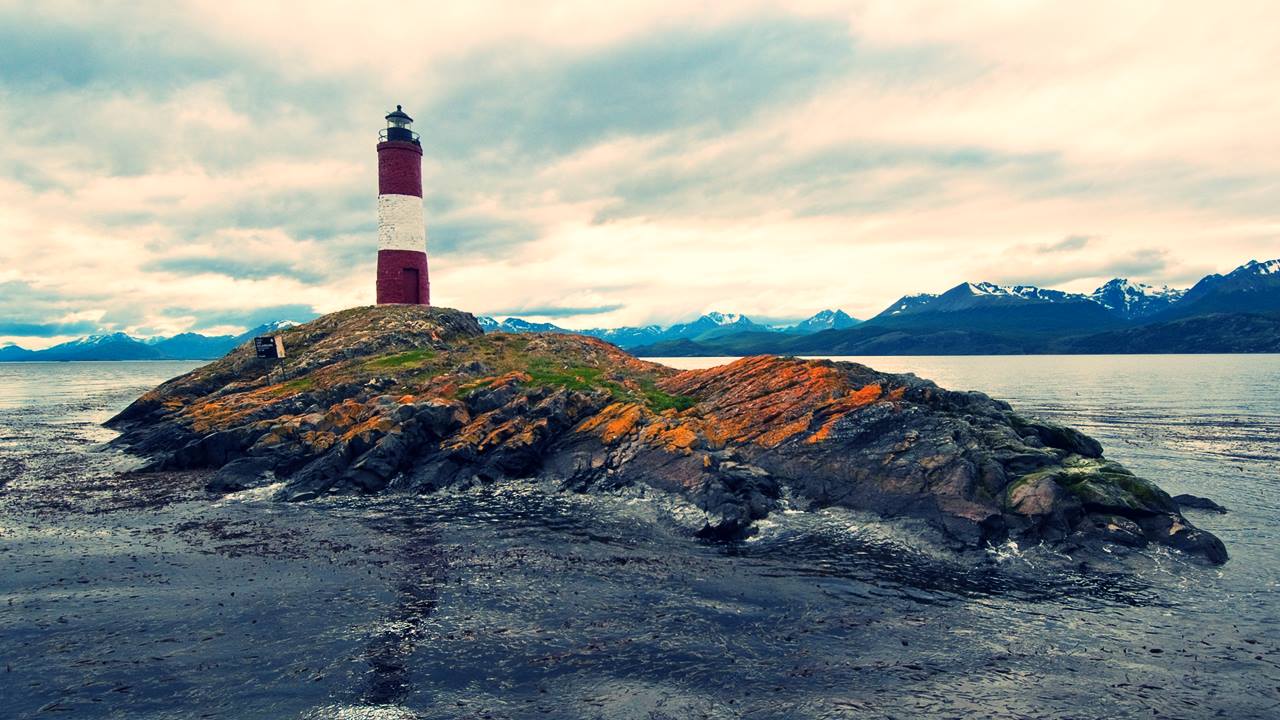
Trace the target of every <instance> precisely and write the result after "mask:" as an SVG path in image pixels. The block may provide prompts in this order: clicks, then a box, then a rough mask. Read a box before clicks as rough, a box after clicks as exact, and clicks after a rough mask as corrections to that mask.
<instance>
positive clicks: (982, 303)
mask: <svg viewBox="0 0 1280 720" xmlns="http://www.w3.org/2000/svg"><path fill="white" fill-rule="evenodd" d="M1089 302H1091V301H1090V299H1089V297H1088V296H1087V295H1081V294H1078V293H1068V292H1063V291H1061V290H1049V289H1046V288H1040V287H1036V286H1034V285H996V284H995V283H989V282H980V283H970V282H965V283H960V284H959V285H957V286H955V287H953V288H951V289H950V290H948V291H946V292H944V293H942V294H941V295H932V294H928V293H924V294H920V295H906V296H904V297H902V298H901V299H899V300H898V301H897V302H895V303H894V304H893V305H890V306H889V307H888V308H885V310H884V311H882V312H881V313H880V314H879V315H877V316H876V317H877V318H893V317H902V316H909V315H918V314H926V313H928V314H932V313H951V312H960V311H964V310H975V309H981V308H992V307H1001V306H1017V305H1024V304H1028V303H1043V304H1048V303H1089Z"/></svg>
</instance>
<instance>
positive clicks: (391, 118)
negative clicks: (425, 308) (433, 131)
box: [377, 105, 431, 305]
mask: <svg viewBox="0 0 1280 720" xmlns="http://www.w3.org/2000/svg"><path fill="white" fill-rule="evenodd" d="M386 119H387V128H386V129H385V130H383V131H382V132H381V133H380V134H379V138H378V139H379V142H378V293H377V294H378V304H379V305H387V304H407V305H430V304H431V283H430V280H429V279H428V278H427V224H426V220H425V218H424V215H423V209H422V143H421V142H420V141H419V137H418V133H416V132H414V131H413V130H412V129H411V128H412V125H413V118H411V117H409V116H408V115H407V114H405V112H404V110H402V109H401V108H400V106H399V105H397V106H396V109H395V112H392V113H390V114H388V115H387V118H386Z"/></svg>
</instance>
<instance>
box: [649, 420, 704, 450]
mask: <svg viewBox="0 0 1280 720" xmlns="http://www.w3.org/2000/svg"><path fill="white" fill-rule="evenodd" d="M640 440H641V441H642V442H644V443H645V444H652V445H657V446H658V447H660V448H662V449H663V450H666V451H668V452H684V453H687V452H689V451H690V450H692V449H693V448H694V447H696V446H697V444H698V433H697V432H696V431H695V430H694V429H693V428H691V427H690V426H689V425H688V424H685V423H678V424H675V425H669V424H667V423H666V422H659V423H654V424H652V425H648V426H646V427H645V428H644V429H643V430H641V431H640Z"/></svg>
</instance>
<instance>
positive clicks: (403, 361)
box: [364, 350, 436, 370]
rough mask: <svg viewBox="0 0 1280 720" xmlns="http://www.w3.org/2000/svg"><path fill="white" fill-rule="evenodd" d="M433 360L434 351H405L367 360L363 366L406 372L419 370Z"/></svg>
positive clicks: (434, 356)
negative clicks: (413, 369) (412, 369)
mask: <svg viewBox="0 0 1280 720" xmlns="http://www.w3.org/2000/svg"><path fill="white" fill-rule="evenodd" d="M435 358H436V351H435V350H407V351H405V352H402V353H396V354H395V355H387V356H385V357H380V358H376V359H374V360H369V361H368V362H366V363H365V364H364V366H365V367H367V368H370V369H373V370H407V369H410V368H420V367H422V366H423V365H425V364H426V363H428V362H430V361H432V360H434V359H435Z"/></svg>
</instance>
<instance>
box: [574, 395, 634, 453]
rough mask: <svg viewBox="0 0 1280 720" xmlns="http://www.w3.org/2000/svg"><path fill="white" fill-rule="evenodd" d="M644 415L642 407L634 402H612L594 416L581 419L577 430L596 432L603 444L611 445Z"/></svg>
mask: <svg viewBox="0 0 1280 720" xmlns="http://www.w3.org/2000/svg"><path fill="white" fill-rule="evenodd" d="M644 415H645V410H644V408H642V407H641V406H640V405H638V404H636V403H613V404H611V405H608V406H606V407H605V408H604V409H603V410H601V411H600V412H599V413H597V414H595V415H594V416H592V417H590V418H587V419H586V420H583V421H582V422H581V423H580V424H579V425H578V427H577V430H578V431H579V432H584V433H597V434H599V435H600V439H601V440H604V442H605V444H607V445H611V444H613V443H615V442H617V441H618V439H619V438H622V437H625V436H627V435H629V434H631V432H632V431H633V430H635V429H636V426H637V425H638V424H639V423H640V420H641V418H643V417H644Z"/></svg>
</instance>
